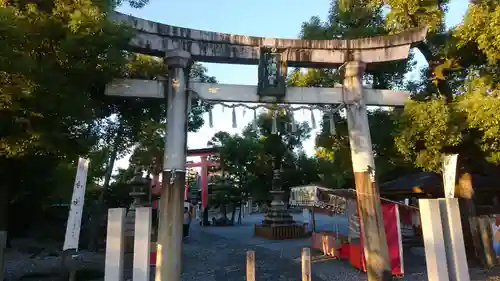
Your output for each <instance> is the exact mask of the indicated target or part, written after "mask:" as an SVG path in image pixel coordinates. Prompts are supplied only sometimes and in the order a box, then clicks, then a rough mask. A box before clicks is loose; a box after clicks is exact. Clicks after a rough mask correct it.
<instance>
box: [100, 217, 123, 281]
mask: <svg viewBox="0 0 500 281" xmlns="http://www.w3.org/2000/svg"><path fill="white" fill-rule="evenodd" d="M124 228H125V209H123V208H116V209H109V210H108V230H107V235H106V257H105V264H104V281H117V280H123V262H124V252H123V248H124V242H125V239H124V235H123V234H124Z"/></svg>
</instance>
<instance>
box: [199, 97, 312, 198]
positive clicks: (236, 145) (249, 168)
mask: <svg viewBox="0 0 500 281" xmlns="http://www.w3.org/2000/svg"><path fill="white" fill-rule="evenodd" d="M254 122H255V123H254ZM254 122H252V123H250V124H248V125H247V126H246V127H245V129H244V130H243V132H242V134H241V135H230V134H228V133H226V132H218V133H216V134H215V135H214V137H213V138H212V140H211V141H210V142H209V145H212V146H215V147H217V149H218V151H219V154H220V163H221V168H222V169H223V170H224V173H225V174H227V176H226V177H227V178H229V179H230V180H231V181H232V182H233V183H234V186H237V187H238V188H239V190H240V193H241V192H243V193H245V194H248V195H250V194H251V195H252V197H253V199H254V200H256V201H261V200H268V199H269V197H268V195H269V190H270V189H271V187H272V186H271V183H272V178H273V170H275V169H281V170H282V173H281V177H282V183H283V186H284V189H285V190H287V189H288V188H289V187H291V186H295V185H299V184H301V183H304V182H307V183H309V182H310V181H309V180H310V179H311V178H312V179H313V180H317V179H318V178H317V174H315V173H314V172H313V171H312V170H311V167H306V166H304V169H305V170H307V173H305V174H303V175H300V173H297V171H298V170H299V168H298V167H297V165H299V164H303V163H306V157H305V156H303V157H302V158H300V160H298V159H299V157H298V155H299V152H300V151H298V150H299V149H300V148H301V147H302V143H303V141H304V140H305V139H307V138H308V137H309V133H310V131H311V129H310V127H309V126H308V125H307V123H298V122H296V121H294V120H293V118H292V116H291V112H290V109H289V108H281V107H277V106H276V107H273V108H271V110H269V111H267V112H264V113H261V114H260V115H258V116H257V119H256V120H255V121H254ZM292 122H294V126H295V127H296V131H293V128H292V125H291V124H292ZM307 163H308V164H309V162H307Z"/></svg>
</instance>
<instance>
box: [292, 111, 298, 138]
mask: <svg viewBox="0 0 500 281" xmlns="http://www.w3.org/2000/svg"><path fill="white" fill-rule="evenodd" d="M290 126H291V131H292V133H296V132H297V123H295V116H293V111H291V112H290Z"/></svg>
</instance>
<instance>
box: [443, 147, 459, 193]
mask: <svg viewBox="0 0 500 281" xmlns="http://www.w3.org/2000/svg"><path fill="white" fill-rule="evenodd" d="M457 160H458V154H450V155H445V156H444V157H443V187H444V197H445V198H454V197H455V182H456V175H457Z"/></svg>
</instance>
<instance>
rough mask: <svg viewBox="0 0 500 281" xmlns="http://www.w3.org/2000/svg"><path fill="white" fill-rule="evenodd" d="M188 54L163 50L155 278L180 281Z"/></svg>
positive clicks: (157, 280)
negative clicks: (164, 112) (165, 75)
mask: <svg viewBox="0 0 500 281" xmlns="http://www.w3.org/2000/svg"><path fill="white" fill-rule="evenodd" d="M190 59H191V55H190V54H189V53H188V52H186V51H182V50H173V51H167V52H166V54H165V63H166V64H167V65H168V67H169V77H168V87H166V91H167V95H166V96H167V123H168V125H167V134H166V137H165V155H164V159H163V163H164V165H163V179H162V189H161V196H160V202H161V204H160V212H159V231H158V244H157V247H158V248H157V258H156V275H155V281H180V280H181V273H182V238H183V237H182V221H183V211H184V185H185V182H186V171H185V164H186V140H187V114H188V112H187V103H188V99H187V93H186V85H187V82H188V81H186V80H187V75H186V69H187V68H188V66H189V63H190Z"/></svg>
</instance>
